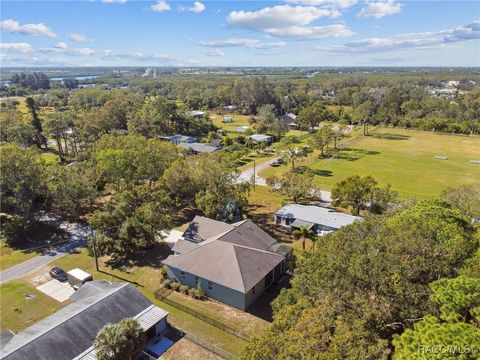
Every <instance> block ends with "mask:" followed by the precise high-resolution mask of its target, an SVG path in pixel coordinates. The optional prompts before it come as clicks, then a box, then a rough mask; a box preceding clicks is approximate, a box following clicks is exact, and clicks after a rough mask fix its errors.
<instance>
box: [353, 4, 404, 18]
mask: <svg viewBox="0 0 480 360" xmlns="http://www.w3.org/2000/svg"><path fill="white" fill-rule="evenodd" d="M402 6H403V5H402V4H398V3H396V2H395V0H386V1H378V2H369V3H367V6H366V7H364V8H363V9H362V10H360V12H359V13H358V15H357V17H358V18H359V19H363V18H375V19H380V18H382V17H384V16H386V15H393V14H398V13H400V12H401V11H402Z"/></svg>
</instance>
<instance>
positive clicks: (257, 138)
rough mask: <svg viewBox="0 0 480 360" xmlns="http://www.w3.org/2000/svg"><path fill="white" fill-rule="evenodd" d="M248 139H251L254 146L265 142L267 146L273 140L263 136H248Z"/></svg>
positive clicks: (268, 136) (270, 137)
mask: <svg viewBox="0 0 480 360" xmlns="http://www.w3.org/2000/svg"><path fill="white" fill-rule="evenodd" d="M249 138H250V139H252V141H253V142H254V143H255V144H258V143H261V142H266V143H267V144H271V143H272V140H273V137H272V136H270V135H265V134H253V135H250V136H249Z"/></svg>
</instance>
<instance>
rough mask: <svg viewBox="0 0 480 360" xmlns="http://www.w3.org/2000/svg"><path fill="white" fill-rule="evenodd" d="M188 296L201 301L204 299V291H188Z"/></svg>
mask: <svg viewBox="0 0 480 360" xmlns="http://www.w3.org/2000/svg"><path fill="white" fill-rule="evenodd" d="M188 294H189V295H190V296H191V297H193V298H194V299H198V300H203V299H204V298H205V291H203V290H202V289H193V288H192V289H190V290H188Z"/></svg>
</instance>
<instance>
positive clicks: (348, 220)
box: [275, 204, 363, 235]
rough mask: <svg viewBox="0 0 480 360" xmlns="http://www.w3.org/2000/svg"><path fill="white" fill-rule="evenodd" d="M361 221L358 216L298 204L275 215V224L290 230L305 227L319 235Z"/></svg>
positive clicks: (283, 208) (285, 207) (286, 207)
mask: <svg viewBox="0 0 480 360" xmlns="http://www.w3.org/2000/svg"><path fill="white" fill-rule="evenodd" d="M361 220H363V219H362V218H361V217H359V216H353V215H348V214H344V213H341V212H338V211H335V210H331V209H328V208H325V207H320V206H311V205H300V204H290V205H286V206H284V207H282V208H281V209H279V210H278V211H277V212H276V213H275V224H278V225H284V226H288V227H290V228H300V227H301V226H306V227H307V228H309V229H312V230H313V231H315V232H316V233H317V234H319V235H321V234H324V233H328V232H332V231H335V230H338V229H339V228H341V227H342V226H346V225H350V224H353V223H354V222H357V221H361Z"/></svg>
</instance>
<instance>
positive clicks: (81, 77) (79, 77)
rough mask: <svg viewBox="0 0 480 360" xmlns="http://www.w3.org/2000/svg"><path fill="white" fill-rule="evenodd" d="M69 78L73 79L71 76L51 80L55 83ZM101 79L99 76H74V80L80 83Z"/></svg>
mask: <svg viewBox="0 0 480 360" xmlns="http://www.w3.org/2000/svg"><path fill="white" fill-rule="evenodd" d="M68 77H71V76H63V77H53V78H50V80H53V81H63V80H64V79H65V78H68ZM98 77H100V76H99V75H88V76H73V78H74V79H77V80H78V81H81V80H90V79H95V78H98Z"/></svg>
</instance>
